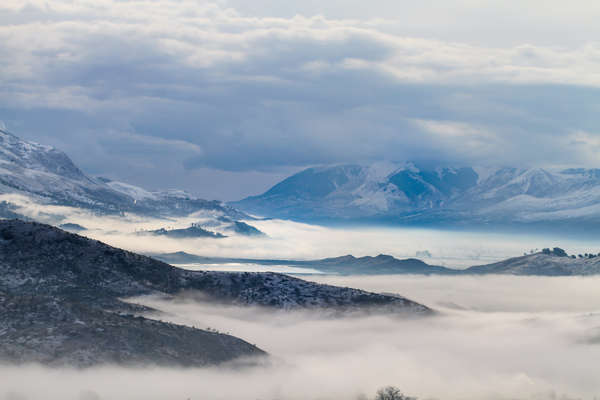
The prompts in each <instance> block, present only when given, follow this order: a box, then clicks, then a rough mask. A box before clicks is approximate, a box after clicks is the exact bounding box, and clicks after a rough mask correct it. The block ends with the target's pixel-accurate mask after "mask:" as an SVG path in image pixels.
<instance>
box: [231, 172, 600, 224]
mask: <svg viewBox="0 0 600 400" xmlns="http://www.w3.org/2000/svg"><path fill="white" fill-rule="evenodd" d="M232 205H234V206H236V207H238V208H241V209H242V210H246V211H248V212H253V213H257V214H261V215H265V216H271V217H286V218H292V219H300V220H311V219H314V220H316V219H347V220H348V219H378V220H381V221H386V220H387V221H392V220H394V221H398V222H410V223H420V222H427V223H436V222H453V223H454V222H457V221H462V222H464V221H471V222H494V221H501V222H503V223H504V222H518V223H532V222H546V221H559V220H580V219H588V220H589V219H600V170H596V169H569V170H547V169H542V168H530V169H520V168H508V167H502V168H483V167H461V168H452V167H438V168H420V167H417V166H415V165H414V164H410V163H407V164H401V165H397V166H396V168H395V169H393V168H390V167H389V166H388V168H387V170H386V172H385V173H382V172H381V167H380V166H379V165H377V166H371V165H336V166H331V167H320V168H309V169H306V170H304V171H302V172H300V173H298V174H295V175H293V176H291V177H289V178H287V179H285V180H283V181H282V182H280V183H278V184H277V185H275V186H274V187H273V188H271V189H270V190H268V191H267V192H266V193H264V194H262V195H259V196H254V197H248V198H246V199H243V200H241V201H238V202H234V203H232Z"/></svg>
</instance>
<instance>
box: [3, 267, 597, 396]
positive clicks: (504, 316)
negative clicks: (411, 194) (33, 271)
mask: <svg viewBox="0 0 600 400" xmlns="http://www.w3.org/2000/svg"><path fill="white" fill-rule="evenodd" d="M309 279H313V280H318V281H320V282H327V283H332V284H341V285H349V286H354V287H361V288H365V289H369V290H375V291H382V292H400V293H403V294H405V295H407V296H409V297H411V298H412V299H414V300H416V301H420V302H423V303H425V304H427V305H429V306H432V307H433V308H435V309H437V310H438V311H439V315H438V316H435V317H429V318H422V319H407V318H403V317H400V316H382V315H370V316H368V315H363V316H357V315H354V316H352V317H346V318H333V317H332V316H331V315H330V314H322V313H318V312H307V311H294V312H290V311H277V312H273V311H272V310H264V309H259V308H247V307H230V306H215V305H209V304H203V303H197V302H194V301H192V300H190V299H185V298H180V299H176V300H174V301H167V300H166V299H161V298H157V297H142V298H136V299H131V301H135V302H138V303H143V304H146V305H148V306H151V307H154V308H156V309H160V310H162V311H163V313H161V314H153V315H152V316H153V317H154V318H159V319H162V320H169V321H173V322H177V323H181V324H186V325H190V326H195V327H198V328H208V327H209V328H211V329H217V330H219V331H221V332H228V333H231V334H232V335H235V336H238V337H241V338H243V339H245V340H247V341H249V342H251V343H255V344H257V345H258V346H259V347H261V348H262V349H264V350H266V351H268V352H269V353H270V354H271V355H272V356H271V358H270V359H269V360H268V361H265V362H264V363H261V364H259V365H257V366H253V367H243V368H228V367H226V366H223V367H219V368H197V369H187V370H184V369H171V368H131V369H126V368H119V367H103V368H92V369H89V370H84V371H76V370H70V369H51V368H43V367H39V366H26V367H18V368H17V367H3V368H0V377H2V389H0V396H1V395H2V392H4V393H9V394H8V395H7V396H8V397H6V398H7V399H9V398H10V399H41V398H43V399H49V400H54V399H57V400H58V399H61V400H63V399H86V400H92V399H103V400H104V399H144V400H151V399H157V400H158V399H219V400H220V399H223V400H226V399H227V400H229V399H242V400H243V399H252V400H255V399H265V400H268V399H273V400H275V399H281V400H285V399H290V400H296V399H298V400H300V399H304V400H306V399H315V400H316V399H332V400H334V399H335V400H340V399H357V398H359V396H360V395H361V394H364V395H367V396H368V397H371V396H372V395H373V394H374V393H375V391H376V389H377V388H379V387H381V386H384V385H395V386H398V387H399V388H401V389H402V390H403V391H404V392H405V393H406V394H409V395H413V396H418V397H419V398H421V399H432V398H436V399H440V400H442V399H465V400H470V399H472V400H476V399H477V400H482V399H498V400H500V399H502V400H504V399H539V400H541V399H558V398H565V399H567V398H568V399H575V398H581V399H590V400H591V399H592V398H594V396H597V395H599V394H600V380H599V379H598V368H597V362H598V360H600V313H596V312H595V310H599V309H600V291H598V290H597V287H598V285H599V284H600V278H524V277H497V276H486V277H414V276H378V277H326V276H311V277H309ZM15 396H21V397H15Z"/></svg>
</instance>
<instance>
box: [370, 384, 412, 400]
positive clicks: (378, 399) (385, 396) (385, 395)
mask: <svg viewBox="0 0 600 400" xmlns="http://www.w3.org/2000/svg"><path fill="white" fill-rule="evenodd" d="M375 400H417V398H416V397H409V396H405V395H404V394H403V393H402V392H401V391H400V389H398V388H397V387H395V386H386V387H384V388H381V389H379V390H378V391H377V394H376V395H375Z"/></svg>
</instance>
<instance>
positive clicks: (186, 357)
mask: <svg viewBox="0 0 600 400" xmlns="http://www.w3.org/2000/svg"><path fill="white" fill-rule="evenodd" d="M143 295H161V296H163V297H164V296H166V298H167V299H176V298H177V297H178V296H181V295H186V296H192V297H193V298H198V299H200V298H201V299H202V301H204V302H212V303H214V304H229V305H238V306H257V307H267V308H271V309H314V310H329V311H331V312H337V313H345V312H375V311H376V312H382V313H391V314H396V315H404V316H422V315H430V314H432V313H433V311H432V310H431V309H429V308H428V307H426V306H423V305H421V304H419V303H416V302H413V301H411V300H409V299H406V298H403V297H401V296H388V295H383V294H376V293H370V292H366V291H362V290H358V289H351V288H342V287H335V286H330V285H322V284H317V283H312V282H308V281H304V280H301V279H298V278H294V277H290V276H286V275H282V274H275V273H235V272H211V271H189V270H184V269H181V268H177V267H173V266H171V265H168V264H165V263H163V262H161V261H158V260H155V259H152V258H149V257H146V256H142V255H139V254H135V253H132V252H129V251H125V250H121V249H118V248H115V247H111V246H109V245H107V244H104V243H102V242H99V241H96V240H93V239H89V238H85V237H83V236H79V235H77V234H73V233H68V232H65V231H63V230H60V229H58V228H55V227H52V226H50V225H46V224H40V223H37V222H24V221H20V220H0V358H1V359H3V361H5V362H6V361H8V362H13V363H24V362H41V363H44V364H51V365H76V366H85V367H87V366H92V365H98V364H102V363H119V364H131V363H134V364H137V363H141V364H165V365H179V366H201V365H208V364H215V363H222V362H228V361H232V360H234V359H237V358H238V357H246V356H249V357H252V356H261V355H264V354H265V353H264V352H263V351H262V350H260V349H259V348H257V347H256V346H253V345H250V344H249V343H247V342H244V341H243V340H242V339H238V338H235V337H233V336H229V335H222V334H217V333H215V332H206V331H202V330H197V329H193V328H189V327H184V326H179V325H173V324H167V323H163V322H161V321H156V320H152V319H149V318H145V317H140V316H135V315H133V314H140V313H142V312H144V311H148V310H147V309H146V308H145V307H143V306H139V305H136V304H132V303H129V302H125V301H124V300H123V299H126V298H130V297H138V296H143ZM113 335H114V338H113V339H112V340H111V337H113Z"/></svg>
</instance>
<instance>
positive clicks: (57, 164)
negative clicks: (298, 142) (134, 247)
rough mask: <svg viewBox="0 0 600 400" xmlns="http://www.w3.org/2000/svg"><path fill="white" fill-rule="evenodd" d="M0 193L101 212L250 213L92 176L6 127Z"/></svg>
mask: <svg viewBox="0 0 600 400" xmlns="http://www.w3.org/2000/svg"><path fill="white" fill-rule="evenodd" d="M0 194H20V195H24V196H27V197H29V198H32V199H33V200H35V201H36V202H41V203H44V204H57V205H67V206H74V207H81V208H86V209H92V210H94V211H97V212H102V213H120V212H132V213H139V214H151V215H153V216H161V215H162V216H181V215H188V214H191V213H195V212H199V211H203V212H206V213H208V214H211V215H215V216H216V217H218V216H230V217H231V218H234V219H246V218H247V215H246V214H244V213H242V212H240V211H238V210H235V209H233V208H232V207H229V206H227V205H225V204H223V203H222V202H219V201H209V200H204V199H199V198H197V197H195V196H192V195H190V194H189V193H186V192H184V191H181V190H168V191H159V192H150V191H147V190H145V189H142V188H140V187H137V186H133V185H130V184H127V183H123V182H115V181H110V180H108V179H105V178H90V177H88V176H86V175H85V174H84V173H83V172H82V171H81V170H80V169H79V168H77V166H76V165H75V164H74V163H73V162H72V161H71V159H70V158H69V157H68V156H67V155H66V154H65V153H63V152H61V151H59V150H57V149H55V148H53V147H50V146H45V145H41V144H38V143H34V142H29V141H25V140H22V139H20V138H18V137H17V136H15V135H13V134H11V133H9V132H6V131H4V130H0ZM5 208H6V207H5ZM8 208H10V207H8ZM4 214H6V212H4ZM5 216H9V215H5Z"/></svg>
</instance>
